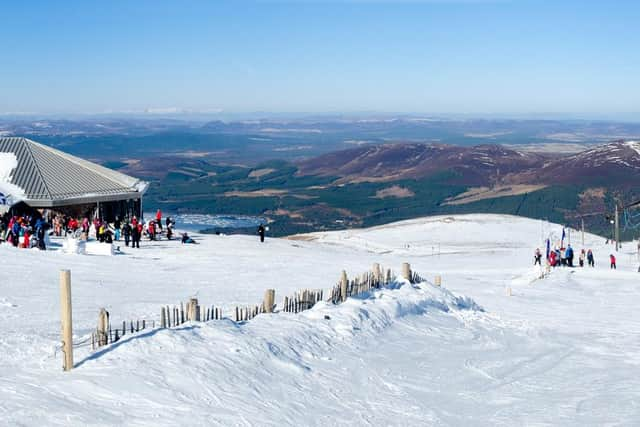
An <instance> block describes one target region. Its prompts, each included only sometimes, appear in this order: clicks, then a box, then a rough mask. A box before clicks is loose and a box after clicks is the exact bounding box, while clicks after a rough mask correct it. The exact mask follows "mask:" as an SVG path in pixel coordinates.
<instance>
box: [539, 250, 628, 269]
mask: <svg viewBox="0 0 640 427" xmlns="http://www.w3.org/2000/svg"><path fill="white" fill-rule="evenodd" d="M573 260H574V252H573V248H572V247H571V245H570V244H569V245H567V247H566V248H565V247H556V248H555V249H553V250H549V251H548V255H547V263H548V265H549V266H550V267H554V268H555V267H574V264H573ZM585 261H586V263H587V266H589V267H595V266H596V263H595V258H594V255H593V251H592V250H591V249H587V250H586V251H585V250H584V249H582V250H581V251H580V254H579V255H578V266H580V267H584V266H585ZM609 264H610V268H611V269H616V268H617V266H616V257H615V255H614V254H610V255H609ZM533 265H540V266H542V252H541V251H540V248H537V249H536V250H535V252H534V254H533Z"/></svg>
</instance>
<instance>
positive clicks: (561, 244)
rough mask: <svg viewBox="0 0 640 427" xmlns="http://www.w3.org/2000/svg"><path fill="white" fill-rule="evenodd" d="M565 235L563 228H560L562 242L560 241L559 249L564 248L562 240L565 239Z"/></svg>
mask: <svg viewBox="0 0 640 427" xmlns="http://www.w3.org/2000/svg"><path fill="white" fill-rule="evenodd" d="M565 236H566V234H565V232H564V227H562V240H561V241H560V247H561V248H564V238H565Z"/></svg>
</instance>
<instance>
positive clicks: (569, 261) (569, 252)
mask: <svg viewBox="0 0 640 427" xmlns="http://www.w3.org/2000/svg"><path fill="white" fill-rule="evenodd" d="M565 258H567V265H568V266H569V267H573V248H572V247H571V245H567V250H566V251H565Z"/></svg>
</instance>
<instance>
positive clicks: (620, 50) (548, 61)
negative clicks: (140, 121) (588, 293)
mask: <svg viewBox="0 0 640 427" xmlns="http://www.w3.org/2000/svg"><path fill="white" fill-rule="evenodd" d="M0 16H1V18H0V22H1V24H0V113H5V114H6V113H20V112H34V113H102V112H112V111H145V110H147V111H172V110H178V111H181V110H189V111H204V112H217V111H225V112H252V111H265V112H332V113H333V112H358V111H377V112H409V113H410V112H415V113H457V114H492V113H501V114H503V113H506V114H528V113H546V112H554V113H583V114H600V113H601V114H606V115H611V114H617V113H630V112H631V113H637V112H639V111H640V105H639V103H640V30H639V28H640V27H639V22H640V2H637V1H624V0H621V1H615V0H609V1H596V0H593V1H577V0H576V1H574V0H566V1H562V0H555V1H544V0H496V1H490V0H487V1H483V0H475V1H474V0H452V1H447V0H422V1H420V0H413V1H411V0H407V1H380V0H379V1H366V0H360V1H358V0H350V1H349V0H342V1H340V0H334V1H312V0H299V1H276V0H272V1H269V0H263V1H260V0H254V1H249V0H247V1H245V0H235V1H225V0H220V1H217V0H210V1H197V0H190V1H162V0H155V1H143V0H136V1H131V0H129V1H118V0H110V1H100V2H98V1H95V2H94V1H73V0H66V1H64V2H51V1H41V2H38V1H29V2H21V1H10V0H0Z"/></svg>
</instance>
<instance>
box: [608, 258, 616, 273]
mask: <svg viewBox="0 0 640 427" xmlns="http://www.w3.org/2000/svg"><path fill="white" fill-rule="evenodd" d="M609 261H611V268H612V269H614V270H617V268H616V257H615V255H613V254H610V255H609Z"/></svg>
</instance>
